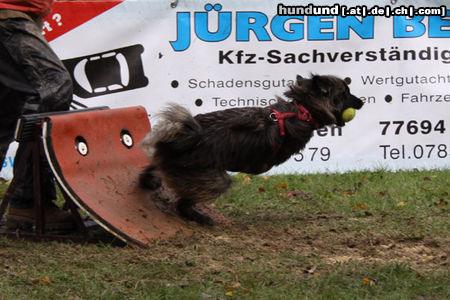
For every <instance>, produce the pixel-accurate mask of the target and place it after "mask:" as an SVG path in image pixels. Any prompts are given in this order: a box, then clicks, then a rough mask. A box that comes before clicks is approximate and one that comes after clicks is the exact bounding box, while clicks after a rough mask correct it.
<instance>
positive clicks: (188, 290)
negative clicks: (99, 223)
mask: <svg viewBox="0 0 450 300" xmlns="http://www.w3.org/2000/svg"><path fill="white" fill-rule="evenodd" d="M6 187H7V186H6V185H5V184H4V183H0V195H1V194H3V193H4V191H5V189H6ZM294 190H301V191H302V193H303V194H299V195H298V196H296V197H287V196H286V195H287V194H288V193H289V192H292V191H294ZM449 190H450V170H435V171H408V172H406V171H399V172H387V171H381V170H380V171H376V172H350V173H344V174H321V175H283V176H281V175H280V176H269V177H264V176H246V175H243V174H238V175H236V176H234V184H233V187H232V188H231V189H230V191H229V192H228V193H227V194H226V195H224V196H223V197H221V198H220V199H218V200H217V202H216V203H215V206H216V208H217V209H218V210H219V211H220V212H222V213H223V214H224V215H225V216H226V217H227V218H229V219H230V220H231V221H232V222H233V224H234V225H233V226H232V227H231V228H222V227H215V228H209V227H195V231H194V234H193V236H191V237H184V236H177V237H173V238H171V239H170V240H168V241H159V242H157V243H156V245H155V247H153V248H150V249H134V248H130V247H114V246H111V245H108V244H97V245H79V244H72V243H66V244H64V243H56V242H47V243H35V242H31V241H26V240H14V239H7V238H4V237H0V299H99V298H100V299H123V298H130V299H233V298H234V299H448V298H450V291H449V288H448V287H449V286H450V281H449V279H448V278H449V273H448V257H447V256H448V253H449V252H450V239H449V235H448V232H449V206H448V201H449V196H448V191H449Z"/></svg>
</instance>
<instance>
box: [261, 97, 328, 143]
mask: <svg viewBox="0 0 450 300" xmlns="http://www.w3.org/2000/svg"><path fill="white" fill-rule="evenodd" d="M297 107H298V109H299V110H300V113H298V112H285V113H280V112H279V111H277V110H275V109H273V108H272V107H268V108H267V109H268V110H270V111H272V113H271V114H270V118H271V119H272V120H274V121H277V122H278V124H279V125H280V134H281V135H282V136H285V135H286V131H285V129H284V120H285V119H287V118H293V117H296V118H297V119H299V120H304V121H308V122H311V124H312V125H313V126H314V127H315V128H316V129H317V128H319V127H320V125H319V123H318V122H317V121H316V120H315V119H314V118H313V117H312V115H311V113H310V112H309V111H308V110H307V109H306V108H305V107H304V106H303V105H300V104H299V105H297Z"/></svg>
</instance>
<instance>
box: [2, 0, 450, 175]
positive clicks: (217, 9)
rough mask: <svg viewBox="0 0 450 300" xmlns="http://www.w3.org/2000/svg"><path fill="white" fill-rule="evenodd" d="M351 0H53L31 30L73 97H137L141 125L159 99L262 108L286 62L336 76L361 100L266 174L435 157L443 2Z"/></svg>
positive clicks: (441, 145) (118, 102)
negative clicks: (48, 49) (61, 67)
mask: <svg viewBox="0 0 450 300" xmlns="http://www.w3.org/2000/svg"><path fill="white" fill-rule="evenodd" d="M364 3H365V5H360V4H353V3H352V4H350V3H348V1H345V2H343V3H335V2H334V1H311V4H307V3H306V2H304V1H280V2H278V1H269V0H248V1H241V0H235V1H233V0H226V1H225V0H224V1H218V2H208V1H198V0H179V1H176V0H173V1H167V0H147V1H144V0H142V1H132V0H125V1H114V2H108V1H106V2H77V1H70V2H57V3H56V4H55V7H54V11H53V14H52V15H51V16H49V17H48V18H47V19H46V21H45V22H44V31H43V32H44V34H45V36H46V37H47V39H48V40H49V41H50V45H51V46H52V47H53V49H54V50H55V51H56V53H57V54H58V55H59V56H60V57H61V59H62V60H63V62H64V63H65V65H66V66H67V68H68V70H69V72H71V74H72V76H73V80H74V99H75V100H76V101H78V102H81V103H83V104H85V105H87V106H89V107H93V106H102V105H107V106H110V107H112V108H115V107H126V106H133V105H143V106H144V107H145V108H146V109H147V111H148V113H149V114H150V115H151V118H150V120H151V123H154V122H156V120H155V119H154V118H153V116H154V115H155V114H156V113H157V112H158V111H160V110H161V109H162V108H164V107H165V106H166V105H167V104H168V103H170V102H177V103H180V104H182V105H185V106H186V107H188V108H189V109H190V110H191V111H192V113H194V114H196V113H204V112H209V111H214V110H222V109H227V108H236V107H244V106H267V105H270V104H271V103H273V102H274V101H276V100H275V97H276V96H282V95H283V92H284V91H286V90H287V88H288V86H289V84H291V83H292V82H293V80H294V79H295V77H296V75H297V74H299V75H302V76H304V77H308V76H310V74H332V75H336V76H339V77H341V78H343V79H345V80H346V81H347V82H348V83H349V87H350V90H351V92H352V93H353V94H354V95H356V96H358V97H360V98H361V99H363V100H364V102H365V105H364V107H363V108H362V109H361V110H359V111H357V113H356V117H355V119H354V120H352V121H351V122H349V123H347V125H346V126H345V127H342V128H339V127H330V128H325V129H321V130H318V131H316V132H315V136H314V137H313V139H312V140H311V141H310V143H309V144H307V146H306V148H305V149H304V150H303V151H302V152H301V153H298V154H296V155H294V156H292V158H291V159H290V160H289V161H287V162H286V163H284V164H282V165H280V166H278V167H276V168H274V169H272V170H271V171H270V173H271V174H273V173H314V172H345V171H348V170H363V169H376V168H387V169H390V170H396V169H413V168H419V169H422V168H425V169H431V168H449V166H450V164H449V161H450V160H449V157H450V143H449V141H450V138H449V137H450V118H449V116H450V114H449V106H450V89H449V87H450V10H449V8H448V7H447V6H448V5H447V4H448V2H447V1H444V0H443V1H415V3H414V6H412V5H410V3H409V2H407V1H367V2H364ZM242 146H243V147H245V145H242ZM11 163H12V158H11V154H10V155H8V157H7V158H6V161H5V164H4V166H5V168H4V170H3V171H2V172H4V173H5V174H6V172H8V171H9V172H10V167H11ZM2 174H3V173H2Z"/></svg>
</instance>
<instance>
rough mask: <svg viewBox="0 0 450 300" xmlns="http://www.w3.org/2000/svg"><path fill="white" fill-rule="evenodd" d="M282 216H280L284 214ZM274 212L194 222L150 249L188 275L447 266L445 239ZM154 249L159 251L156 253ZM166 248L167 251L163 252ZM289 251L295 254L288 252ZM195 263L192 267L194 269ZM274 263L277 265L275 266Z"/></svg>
mask: <svg viewBox="0 0 450 300" xmlns="http://www.w3.org/2000/svg"><path fill="white" fill-rule="evenodd" d="M285 217H286V216H285ZM282 219H283V218H281V217H280V216H279V215H274V216H267V215H266V216H264V218H262V219H260V221H259V222H251V221H248V220H247V221H246V220H244V219H242V218H241V219H240V220H237V221H235V222H234V225H233V226H232V227H213V228H212V227H199V226H195V225H192V226H193V227H194V235H193V236H192V237H189V238H186V237H177V238H175V239H173V240H171V241H168V242H161V244H160V246H163V247H162V248H160V247H158V246H157V247H156V248H155V249H154V250H153V251H152V255H155V256H153V258H154V259H163V260H164V259H171V258H172V259H173V258H176V260H177V261H181V262H185V263H186V264H190V265H192V267H193V274H195V273H197V274H198V276H202V274H204V273H205V272H206V273H212V274H214V273H217V272H220V271H223V270H228V269H229V270H232V269H233V265H236V264H242V262H248V263H250V264H252V263H258V262H260V263H263V262H264V263H266V262H269V259H265V258H273V257H279V259H278V260H277V259H275V260H270V263H279V264H283V259H284V258H285V259H284V260H285V263H286V264H292V263H297V262H298V261H299V259H300V258H301V257H303V258H305V262H304V263H305V265H301V266H299V267H300V269H301V270H303V271H304V272H305V273H307V272H308V269H307V268H308V264H311V261H313V260H315V259H316V260H317V261H318V263H319V264H320V263H321V264H327V265H335V264H344V263H348V262H365V263H386V264H388V263H405V264H409V265H410V266H411V267H412V268H414V269H416V270H418V271H420V270H422V271H436V270H445V269H447V268H448V253H449V251H450V247H449V246H450V241H449V239H446V238H441V237H430V238H429V239H423V240H402V239H399V238H396V237H388V236H383V235H382V233H379V232H377V234H372V233H368V232H364V231H362V230H357V231H355V229H354V228H351V225H350V226H349V225H348V224H347V223H348V222H349V220H348V219H345V218H343V217H342V216H340V215H329V214H325V213H320V214H317V215H315V216H312V217H299V218H297V219H295V218H294V219H292V218H290V221H289V222H288V223H286V222H284V223H283V222H282V221H280V220H282ZM159 250H163V252H161V253H159ZM168 253H170V254H169V256H168ZM292 256H295V257H296V258H295V259H289V257H292ZM196 267H197V268H196ZM275 267H277V266H275Z"/></svg>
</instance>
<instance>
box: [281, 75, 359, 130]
mask: <svg viewBox="0 0 450 300" xmlns="http://www.w3.org/2000/svg"><path fill="white" fill-rule="evenodd" d="M285 95H286V96H287V97H289V98H290V99H291V100H292V101H293V102H294V103H296V104H297V105H298V104H301V105H303V106H305V107H306V108H307V109H308V110H309V111H310V113H311V114H312V116H313V117H314V118H315V119H316V121H317V122H318V123H319V124H320V125H321V126H325V125H332V124H336V125H338V126H344V125H345V122H344V120H343V119H342V112H343V111H344V110H346V109H347V108H350V107H352V108H355V109H360V108H361V107H362V106H363V104H364V102H363V101H361V99H359V98H358V97H356V96H354V95H352V94H351V93H350V89H349V88H348V85H347V84H346V83H345V81H344V80H342V79H340V78H338V77H335V76H331V75H324V76H320V75H312V76H311V78H309V79H308V78H303V77H302V76H300V75H297V79H296V83H295V84H293V85H291V86H290V89H289V90H288V91H287V92H286V93H285Z"/></svg>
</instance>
